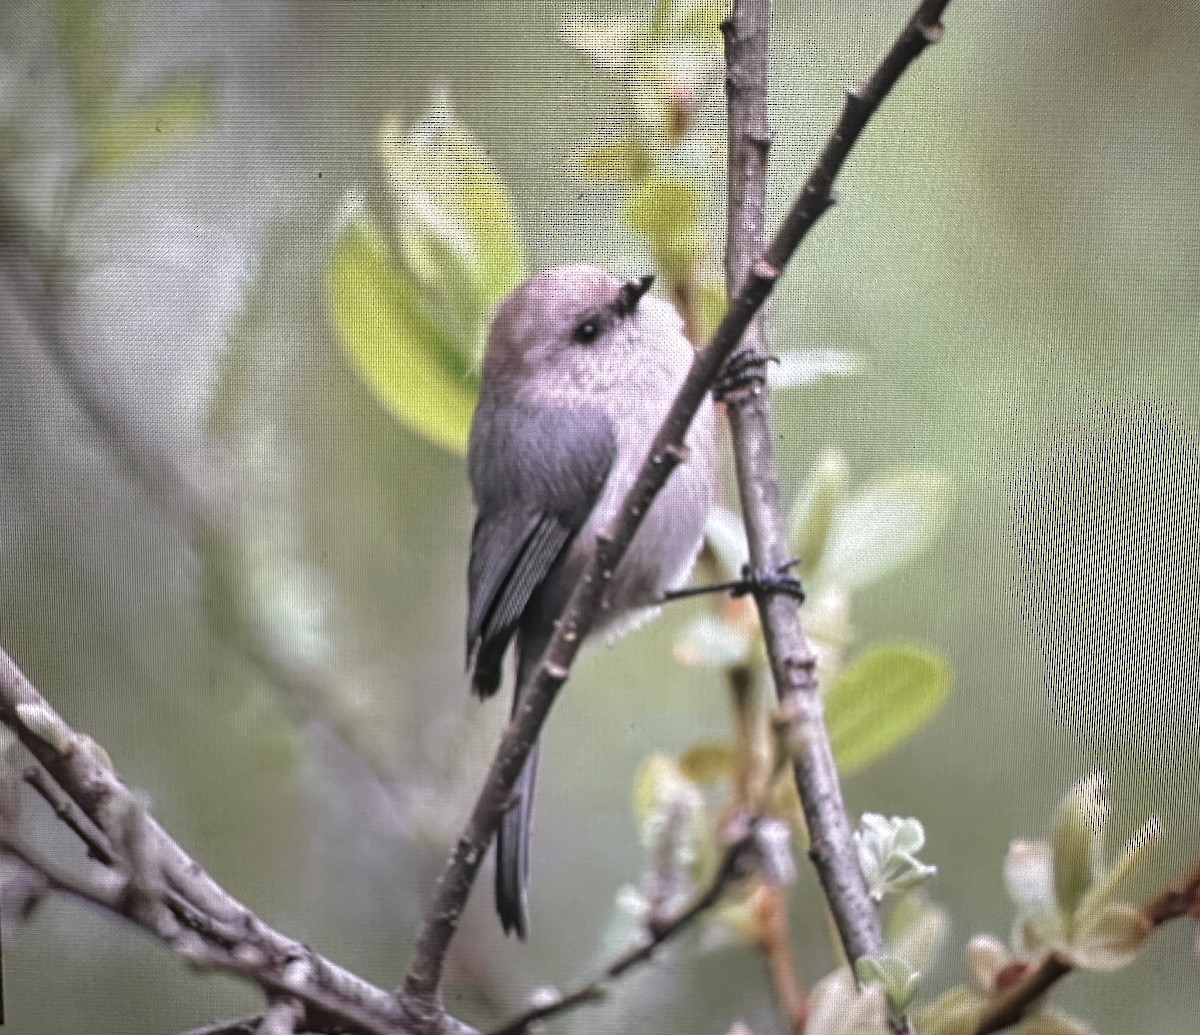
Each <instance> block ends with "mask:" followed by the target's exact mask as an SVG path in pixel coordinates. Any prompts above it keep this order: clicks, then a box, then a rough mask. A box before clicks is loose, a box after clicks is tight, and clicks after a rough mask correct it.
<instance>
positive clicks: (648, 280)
mask: <svg viewBox="0 0 1200 1035" xmlns="http://www.w3.org/2000/svg"><path fill="white" fill-rule="evenodd" d="M653 283H654V274H653V273H647V274H646V275H645V276H644V277H638V278H637V279H636V280H627V281H625V283H624V284H622V285H621V290H620V292H619V293H618V294H617V312H618V313H620V314H621V315H622V316H628V315H629V314H630V313H632V312H633V311H634V310H636V309H637V306H638V302H640V301H641V300H642V295H644V294H645V293H646V292H647V291H649V290H650V286H651V285H652V284H653Z"/></svg>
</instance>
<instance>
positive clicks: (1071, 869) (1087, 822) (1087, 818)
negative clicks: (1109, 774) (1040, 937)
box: [1051, 772, 1109, 925]
mask: <svg viewBox="0 0 1200 1035" xmlns="http://www.w3.org/2000/svg"><path fill="white" fill-rule="evenodd" d="M1108 813H1109V804H1108V798H1107V796H1106V795H1105V780H1104V777H1103V776H1102V775H1101V774H1100V773H1098V772H1097V773H1092V774H1091V775H1089V776H1085V777H1084V778H1083V779H1082V780H1080V781H1079V782H1078V783H1076V784H1075V785H1074V786H1073V787H1072V788H1071V789H1070V790H1069V791H1068V792H1067V793H1066V794H1065V795H1064V796H1063V799H1062V801H1061V802H1060V803H1059V807H1058V815H1057V817H1056V818H1055V822H1054V834H1053V837H1052V839H1051V850H1052V852H1053V859H1054V898H1055V901H1056V902H1057V904H1058V908H1059V909H1060V910H1061V911H1062V915H1063V917H1064V918H1065V919H1066V920H1067V922H1068V925H1069V924H1070V922H1071V921H1072V920H1073V919H1074V917H1075V911H1076V910H1077V909H1078V908H1079V904H1080V902H1082V901H1083V897H1084V895H1085V894H1087V891H1088V889H1089V888H1091V886H1092V882H1093V881H1094V880H1095V878H1096V877H1097V875H1098V873H1099V867H1100V862H1101V849H1102V840H1101V839H1102V836H1103V833H1104V821H1105V819H1106V818H1107V817H1108Z"/></svg>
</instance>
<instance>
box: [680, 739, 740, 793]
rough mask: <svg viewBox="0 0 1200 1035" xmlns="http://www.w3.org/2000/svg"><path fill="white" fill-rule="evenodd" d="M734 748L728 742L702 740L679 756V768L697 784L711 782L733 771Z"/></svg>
mask: <svg viewBox="0 0 1200 1035" xmlns="http://www.w3.org/2000/svg"><path fill="white" fill-rule="evenodd" d="M733 766H734V750H733V746H732V745H730V744H725V743H723V742H721V741H716V740H702V741H700V742H699V743H698V744H693V745H692V746H691V747H689V748H688V749H687V750H686V751H684V753H683V754H682V755H680V756H679V770H680V772H682V773H683V774H684V775H685V776H687V777H688V778H689V779H691V780H694V781H695V782H696V783H698V784H713V783H716V782H717V781H718V780H721V779H724V778H725V777H726V776H729V775H730V774H731V773H732V772H733Z"/></svg>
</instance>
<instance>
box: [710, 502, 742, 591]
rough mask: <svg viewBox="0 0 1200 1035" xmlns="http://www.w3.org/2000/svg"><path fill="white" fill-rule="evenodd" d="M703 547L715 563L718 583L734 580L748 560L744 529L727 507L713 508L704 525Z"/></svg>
mask: <svg viewBox="0 0 1200 1035" xmlns="http://www.w3.org/2000/svg"><path fill="white" fill-rule="evenodd" d="M704 547H705V550H706V551H707V552H708V553H709V554H711V556H712V558H713V559H714V560H715V561H716V564H717V568H718V572H717V574H718V581H722V582H726V581H729V580H730V579H735V578H737V577H738V575H739V574H740V573H741V570H742V566H743V565H744V564H746V562H747V561H748V560H749V559H750V548H749V546H747V545H746V527H745V525H743V524H742V519H741V518H740V517H739V516H738V515H737V514H735V513H734V512H733V511H732V510H730V509H729V508H728V507H722V506H715V507H713V508H712V510H710V511H709V512H708V520H707V521H706V522H705V524H704Z"/></svg>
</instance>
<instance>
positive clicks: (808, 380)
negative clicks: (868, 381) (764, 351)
mask: <svg viewBox="0 0 1200 1035" xmlns="http://www.w3.org/2000/svg"><path fill="white" fill-rule="evenodd" d="M778 359H779V362H778V363H774V364H772V365H771V366H769V367H767V378H768V380H769V381H770V382H771V384H772V385H773V386H774V387H776V388H803V387H804V386H805V385H811V384H815V383H816V382H817V381H820V380H823V379H824V378H827V377H849V376H850V375H851V374H855V373H857V372H858V359H857V358H856V357H855V356H854V355H852V354H851V353H849V352H843V351H841V350H840V349H794V350H792V351H790V352H781V353H780V354H779V356H778Z"/></svg>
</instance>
